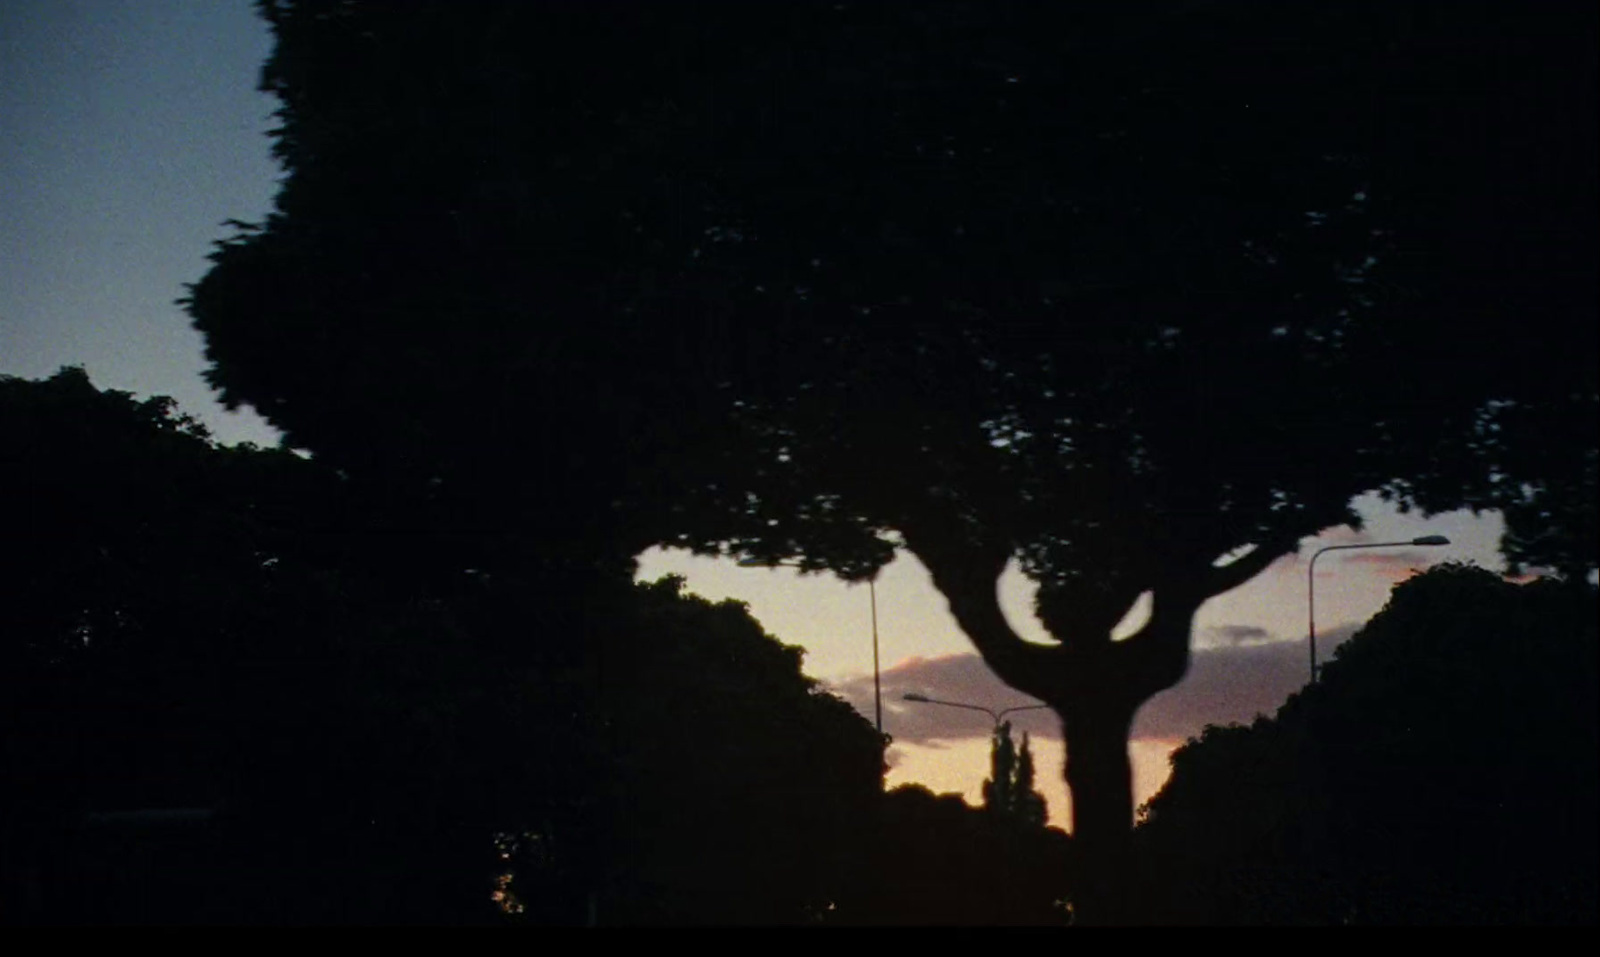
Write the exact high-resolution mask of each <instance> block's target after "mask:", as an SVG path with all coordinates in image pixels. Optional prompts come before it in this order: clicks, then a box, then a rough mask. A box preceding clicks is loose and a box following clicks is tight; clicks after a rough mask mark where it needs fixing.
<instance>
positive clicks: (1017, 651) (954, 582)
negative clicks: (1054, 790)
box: [900, 521, 1064, 701]
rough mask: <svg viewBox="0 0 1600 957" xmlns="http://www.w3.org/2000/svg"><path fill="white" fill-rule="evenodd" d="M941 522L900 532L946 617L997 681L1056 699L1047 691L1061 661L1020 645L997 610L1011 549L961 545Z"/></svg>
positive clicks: (1037, 648) (1047, 652)
mask: <svg viewBox="0 0 1600 957" xmlns="http://www.w3.org/2000/svg"><path fill="white" fill-rule="evenodd" d="M944 524H945V523H942V522H932V521H923V522H911V523H907V527H902V528H901V529H900V533H901V534H902V535H903V536H904V537H905V541H906V548H907V549H909V550H910V551H911V553H912V554H914V555H916V556H917V558H918V559H920V560H921V561H922V563H923V564H924V565H925V566H927V568H928V571H929V572H930V573H931V574H932V576H933V584H934V587H936V588H938V589H939V592H940V593H941V594H943V595H944V597H945V600H946V601H947V602H949V604H950V614H951V615H953V616H954V617H955V619H956V623H957V624H959V625H960V626H961V630H962V631H964V632H965V633H966V635H967V637H968V638H969V639H971V640H972V644H973V645H974V646H975V647H976V648H977V649H978V654H979V655H981V656H982V657H983V660H984V663H986V664H987V665H988V666H989V667H990V668H992V669H993V670H994V673H995V674H996V675H998V676H999V677H1000V680H1001V681H1004V682H1005V683H1006V684H1008V685H1010V686H1011V687H1013V688H1016V689H1017V690H1018V691H1021V692H1024V693H1026V694H1030V695H1033V696H1034V697H1036V698H1039V699H1041V700H1044V701H1052V700H1053V699H1055V698H1059V697H1060V696H1059V695H1058V694H1053V693H1052V691H1051V689H1052V688H1055V687H1058V686H1059V678H1060V675H1059V674H1058V672H1059V671H1060V669H1061V666H1062V664H1063V663H1064V662H1063V661H1062V659H1061V657H1060V656H1059V655H1057V654H1055V653H1054V650H1053V649H1050V648H1046V647H1042V646H1039V645H1033V644H1029V643H1028V642H1026V641H1023V640H1022V638H1021V637H1020V636H1018V635H1017V633H1016V632H1015V631H1013V630H1012V628H1011V625H1010V623H1009V622H1007V621H1006V619H1005V615H1004V614H1003V613H1002V612H1001V611H1000V599H999V595H998V592H997V586H998V584H999V580H1000V575H1001V573H1002V572H1004V571H1005V567H1006V563H1007V562H1008V561H1009V560H1010V558H1011V551H1010V549H1009V548H1006V547H1003V546H999V545H996V544H993V543H988V542H985V543H981V544H971V543H967V542H964V541H962V540H961V539H960V538H959V537H958V536H956V535H955V534H953V532H952V530H951V529H949V528H944V527H940V526H942V525H944Z"/></svg>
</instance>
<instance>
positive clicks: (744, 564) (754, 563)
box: [739, 558, 778, 568]
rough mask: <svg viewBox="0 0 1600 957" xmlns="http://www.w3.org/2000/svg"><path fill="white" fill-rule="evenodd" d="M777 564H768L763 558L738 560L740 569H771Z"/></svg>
mask: <svg viewBox="0 0 1600 957" xmlns="http://www.w3.org/2000/svg"><path fill="white" fill-rule="evenodd" d="M777 564H778V563H777V562H769V561H767V560H766V559H765V558H741V559H739V567H740V568H773V567H775V566H776V565H777Z"/></svg>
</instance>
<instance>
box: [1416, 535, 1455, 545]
mask: <svg viewBox="0 0 1600 957" xmlns="http://www.w3.org/2000/svg"><path fill="white" fill-rule="evenodd" d="M1411 544H1413V545H1448V544H1450V539H1448V538H1445V537H1444V536H1443V535H1424V536H1422V537H1421V538H1413V539H1412V540H1411Z"/></svg>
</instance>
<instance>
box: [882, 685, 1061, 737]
mask: <svg viewBox="0 0 1600 957" xmlns="http://www.w3.org/2000/svg"><path fill="white" fill-rule="evenodd" d="M900 697H901V698H902V699H904V700H906V701H915V702H918V703H919V704H942V705H944V706H945V707H947V708H966V709H967V710H968V711H982V712H983V713H984V714H986V715H988V716H989V717H990V718H991V719H993V721H994V730H995V731H996V733H998V732H999V730H1000V719H1002V718H1004V717H1005V716H1006V715H1008V714H1010V713H1012V712H1013V711H1035V710H1037V709H1039V708H1048V707H1050V706H1049V705H1047V704H1019V705H1017V706H1016V707H1012V708H1002V709H1000V710H999V711H996V710H994V709H993V708H985V707H984V706H983V705H979V704H962V703H961V702H959V701H940V700H939V699H938V698H930V697H928V696H927V695H925V694H917V693H916V692H915V691H912V692H909V693H907V694H903V695H901V696H900Z"/></svg>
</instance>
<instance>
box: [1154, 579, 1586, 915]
mask: <svg viewBox="0 0 1600 957" xmlns="http://www.w3.org/2000/svg"><path fill="white" fill-rule="evenodd" d="M1597 622H1600V611H1597V605H1596V596H1595V590H1594V588H1593V587H1592V586H1588V585H1585V584H1583V583H1561V582H1556V581H1550V580H1540V581H1534V582H1532V583H1529V584H1525V585H1514V584H1511V583H1508V582H1506V581H1503V580H1501V579H1499V578H1498V577H1496V576H1495V575H1492V574H1490V573H1488V572H1486V571H1483V570H1481V569H1477V568H1472V567H1467V566H1460V565H1444V566H1440V567H1438V568H1436V569H1434V570H1432V571H1429V572H1427V573H1426V574H1423V575H1421V576H1419V577H1417V578H1413V579H1412V580H1410V581H1408V582H1406V583H1404V584H1402V585H1400V586H1398V587H1396V588H1395V590H1394V595H1393V597H1392V598H1391V599H1390V601H1389V604H1388V605H1387V606H1386V607H1385V608H1384V610H1383V611H1382V612H1380V613H1379V614H1378V615H1377V616H1376V617H1374V618H1373V619H1372V621H1371V622H1369V623H1368V624H1367V626H1366V627H1365V628H1363V629H1362V630H1361V631H1359V632H1357V633H1356V635H1355V637H1353V638H1352V639H1351V640H1350V641H1349V642H1348V643H1347V644H1345V645H1343V646H1341V647H1340V649H1339V653H1338V655H1337V657H1336V658H1335V660H1334V661H1333V662H1331V663H1330V664H1329V665H1328V666H1327V668H1326V670H1325V671H1324V672H1323V678H1322V680H1321V682H1320V683H1318V684H1316V685H1314V686H1312V687H1310V688H1308V689H1306V690H1305V691H1303V692H1301V693H1300V694H1297V695H1296V696H1294V697H1293V698H1291V699H1290V700H1289V702H1288V703H1287V704H1285V705H1284V706H1283V708H1282V709H1280V710H1279V711H1278V714H1277V716H1276V717H1271V718H1269V717H1260V718H1257V720H1256V722H1255V723H1254V724H1253V725H1251V726H1249V727H1240V726H1233V727H1227V728H1219V727H1211V728H1208V729H1206V732H1205V734H1204V735H1203V736H1201V737H1200V738H1199V739H1198V740H1194V741H1191V742H1190V743H1189V744H1188V745H1186V746H1185V747H1183V748H1181V749H1180V750H1179V751H1178V752H1177V753H1175V754H1174V755H1173V774H1172V778H1171V780H1170V781H1168V783H1167V785H1166V787H1165V788H1163V789H1162V791H1161V793H1160V794H1158V795H1156V796H1155V797H1154V798H1152V799H1151V801H1150V802H1149V803H1148V804H1147V805H1146V806H1145V807H1144V808H1143V809H1142V812H1143V813H1142V815H1141V816H1142V823H1141V825H1140V827H1139V828H1138V830H1137V831H1136V833H1135V839H1136V841H1137V844H1138V849H1139V853H1140V864H1141V867H1142V869H1143V873H1144V875H1145V877H1146V880H1147V882H1148V883H1147V885H1146V886H1147V893H1148V895H1149V907H1150V910H1149V912H1148V914H1147V915H1146V917H1147V919H1148V920H1150V921H1151V922H1154V923H1189V924H1194V923H1205V924H1530V923H1531V924H1538V923H1564V924H1593V923H1594V922H1595V921H1596V920H1597V919H1600V880H1597V874H1600V814H1597V813H1596V812H1597V810H1600V792H1597V786H1596V779H1597V774H1600V763H1597V761H1596V760H1595V758H1596V756H1597V755H1600V731H1597V726H1600V700H1597V699H1600V673H1597V671H1596V653H1597V651H1600V634H1597Z"/></svg>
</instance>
